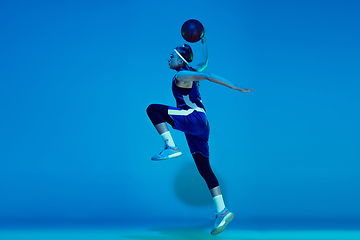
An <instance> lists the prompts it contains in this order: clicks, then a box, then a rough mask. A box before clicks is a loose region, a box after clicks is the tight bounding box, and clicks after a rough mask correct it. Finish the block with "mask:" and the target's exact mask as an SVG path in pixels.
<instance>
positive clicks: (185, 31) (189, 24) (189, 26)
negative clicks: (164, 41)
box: [181, 19, 205, 43]
mask: <svg viewBox="0 0 360 240" xmlns="http://www.w3.org/2000/svg"><path fill="white" fill-rule="evenodd" d="M204 34H205V30H204V26H203V25H202V24H201V22H199V21H198V20H196V19H189V20H187V21H186V22H184V24H183V25H182V27H181V36H182V37H183V38H184V39H185V40H186V41H188V42H191V43H194V42H197V41H199V40H200V39H201V38H202V37H204Z"/></svg>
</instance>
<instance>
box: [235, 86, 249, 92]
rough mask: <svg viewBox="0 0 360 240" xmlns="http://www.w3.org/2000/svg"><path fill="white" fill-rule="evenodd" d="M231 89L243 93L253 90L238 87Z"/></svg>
mask: <svg viewBox="0 0 360 240" xmlns="http://www.w3.org/2000/svg"><path fill="white" fill-rule="evenodd" d="M232 89H234V90H238V91H240V92H245V93H249V92H253V89H252V88H250V89H245V88H239V87H232Z"/></svg>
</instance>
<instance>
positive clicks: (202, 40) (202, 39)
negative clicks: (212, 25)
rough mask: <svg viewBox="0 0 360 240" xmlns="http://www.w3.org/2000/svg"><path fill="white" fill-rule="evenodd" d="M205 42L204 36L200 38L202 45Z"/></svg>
mask: <svg viewBox="0 0 360 240" xmlns="http://www.w3.org/2000/svg"><path fill="white" fill-rule="evenodd" d="M205 42H206V36H205V35H204V36H203V37H202V38H201V43H202V44H204V43H205Z"/></svg>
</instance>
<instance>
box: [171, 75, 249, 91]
mask: <svg viewBox="0 0 360 240" xmlns="http://www.w3.org/2000/svg"><path fill="white" fill-rule="evenodd" d="M176 79H177V80H178V81H179V82H193V81H202V80H209V81H210V82H214V83H218V84H221V85H224V86H226V87H229V88H231V89H234V90H238V91H240V92H252V91H253V90H252V88H250V89H245V88H240V87H237V86H235V85H234V84H233V83H232V82H230V81H228V80H227V79H225V78H223V77H219V76H216V75H214V74H211V73H202V72H194V71H180V72H178V74H177V76H176Z"/></svg>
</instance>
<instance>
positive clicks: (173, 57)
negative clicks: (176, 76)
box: [168, 51, 182, 70]
mask: <svg viewBox="0 0 360 240" xmlns="http://www.w3.org/2000/svg"><path fill="white" fill-rule="evenodd" d="M168 62H169V68H170V69H175V70H176V69H179V68H180V67H181V63H182V60H181V59H180V57H179V55H177V54H176V52H175V51H173V52H172V53H171V54H170V58H169V59H168Z"/></svg>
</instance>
